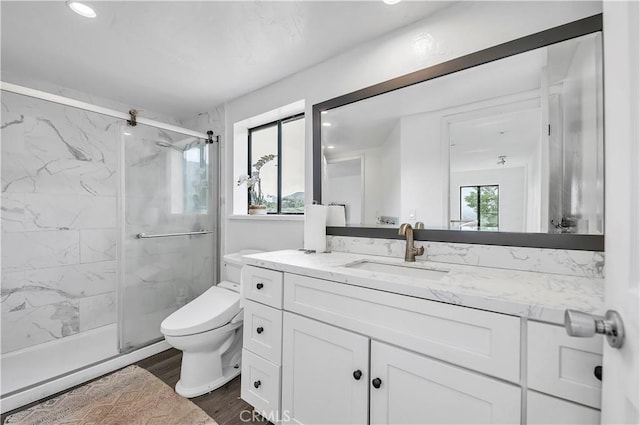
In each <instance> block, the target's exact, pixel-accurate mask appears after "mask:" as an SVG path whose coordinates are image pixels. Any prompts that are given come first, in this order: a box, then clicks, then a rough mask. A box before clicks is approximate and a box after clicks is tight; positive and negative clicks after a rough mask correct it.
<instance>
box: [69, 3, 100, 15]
mask: <svg viewBox="0 0 640 425" xmlns="http://www.w3.org/2000/svg"><path fill="white" fill-rule="evenodd" d="M67 6H69V9H71V10H73V11H74V12H76V13H77V14H78V15H80V16H84V17H85V18H95V17H96V12H95V11H94V10H93V9H92V8H90V7H89V6H87V5H86V4H84V3H80V2H79V1H67Z"/></svg>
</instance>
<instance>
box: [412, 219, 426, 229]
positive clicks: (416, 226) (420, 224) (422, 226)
mask: <svg viewBox="0 0 640 425" xmlns="http://www.w3.org/2000/svg"><path fill="white" fill-rule="evenodd" d="M413 228H414V229H416V230H421V229H424V223H423V222H421V221H416V225H415V226H414V227H413Z"/></svg>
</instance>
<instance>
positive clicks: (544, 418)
mask: <svg viewBox="0 0 640 425" xmlns="http://www.w3.org/2000/svg"><path fill="white" fill-rule="evenodd" d="M599 423H600V411H599V410H596V409H592V408H590V407H586V406H582V405H580V404H575V403H572V402H570V401H566V400H562V399H559V398H556V397H551V396H549V395H545V394H540V393H537V392H535V391H527V424H529V425H535V424H585V425H587V424H593V425H596V424H599Z"/></svg>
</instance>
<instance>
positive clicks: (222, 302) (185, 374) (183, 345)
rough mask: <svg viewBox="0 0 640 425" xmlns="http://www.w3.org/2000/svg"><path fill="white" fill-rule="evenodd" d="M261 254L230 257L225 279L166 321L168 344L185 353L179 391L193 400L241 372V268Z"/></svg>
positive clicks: (164, 329) (245, 252)
mask: <svg viewBox="0 0 640 425" xmlns="http://www.w3.org/2000/svg"><path fill="white" fill-rule="evenodd" d="M258 252H261V251H257V250H243V251H240V252H237V253H234V254H227V255H225V256H224V259H223V270H222V273H221V274H222V276H223V277H224V278H225V279H226V280H223V281H222V282H220V283H219V284H218V285H217V286H212V287H211V288H209V289H208V290H207V291H206V292H205V293H203V294H202V295H200V296H199V297H197V298H196V299H194V300H193V301H191V302H190V303H188V304H187V305H185V306H184V307H182V308H180V309H179V310H177V311H175V312H174V313H173V314H171V315H170V316H169V317H167V318H166V319H164V320H163V321H162V324H161V325H160V329H161V331H162V333H163V335H164V338H165V340H166V341H167V342H168V343H169V344H170V345H171V346H173V347H175V348H177V349H178V350H182V367H181V369H180V380H179V381H178V383H177V384H176V392H177V393H178V394H180V395H181V396H183V397H187V398H192V397H197V396H199V395H202V394H206V393H208V392H210V391H213V390H215V389H216V388H219V387H221V386H222V385H224V384H226V383H227V382H229V381H230V380H231V379H233V378H235V377H236V376H238V374H240V366H241V365H240V361H241V358H240V357H241V353H242V309H241V307H240V270H241V268H242V265H243V262H242V256H244V255H249V254H255V253H258Z"/></svg>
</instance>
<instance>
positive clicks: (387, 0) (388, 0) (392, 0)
mask: <svg viewBox="0 0 640 425" xmlns="http://www.w3.org/2000/svg"><path fill="white" fill-rule="evenodd" d="M382 1H383V2H384V3H385V4H396V3H400V0H382Z"/></svg>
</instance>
